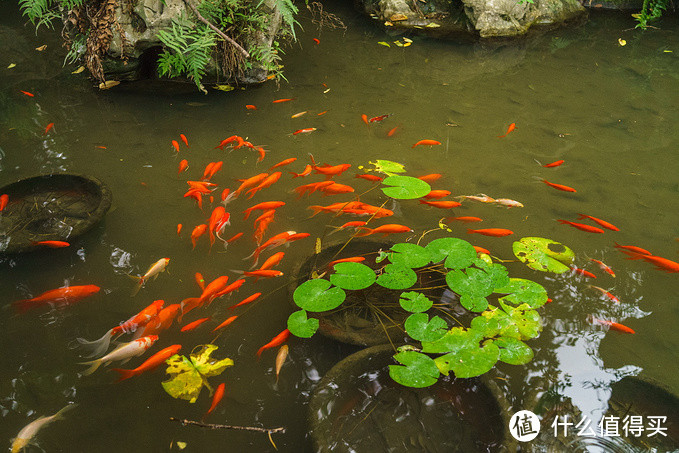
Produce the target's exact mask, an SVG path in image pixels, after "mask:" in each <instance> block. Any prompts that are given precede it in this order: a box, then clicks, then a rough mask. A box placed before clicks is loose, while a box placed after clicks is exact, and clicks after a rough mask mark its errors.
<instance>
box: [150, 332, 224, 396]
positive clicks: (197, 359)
mask: <svg viewBox="0 0 679 453" xmlns="http://www.w3.org/2000/svg"><path fill="white" fill-rule="evenodd" d="M217 348H218V347H217V346H215V345H213V344H206V345H203V346H202V348H201V349H200V350H199V351H198V352H196V353H191V355H190V356H189V357H186V356H183V355H179V354H175V355H173V356H172V357H170V358H169V359H167V360H166V361H165V363H167V365H168V367H167V370H166V371H165V372H166V373H167V374H169V375H170V379H168V380H167V381H164V382H162V386H163V388H164V389H165V391H166V392H167V393H169V394H170V396H172V397H173V398H181V399H184V400H187V401H188V402H190V403H195V402H196V400H197V399H198V395H199V394H200V391H201V390H202V389H203V386H205V387H207V388H208V390H210V393H212V388H211V387H210V383H209V382H208V381H207V378H209V377H212V376H217V375H219V374H222V372H223V371H224V370H225V369H226V368H228V367H230V366H232V365H233V360H231V359H222V360H217V359H213V358H211V357H210V355H212V353H213V352H214V351H215V350H216V349H217Z"/></svg>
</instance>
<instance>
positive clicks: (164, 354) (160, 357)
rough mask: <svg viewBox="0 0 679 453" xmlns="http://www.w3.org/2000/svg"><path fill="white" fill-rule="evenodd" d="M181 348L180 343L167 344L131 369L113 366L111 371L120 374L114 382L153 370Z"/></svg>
mask: <svg viewBox="0 0 679 453" xmlns="http://www.w3.org/2000/svg"><path fill="white" fill-rule="evenodd" d="M181 348H182V345H180V344H173V345H172V346H168V347H167V348H165V349H162V350H160V351H158V352H156V353H155V354H153V355H152V356H151V357H149V358H148V359H146V360H145V361H144V363H142V364H141V365H139V366H138V367H137V368H135V369H133V370H123V369H121V368H113V371H117V372H118V373H119V374H120V376H119V377H118V380H117V381H116V382H120V381H124V380H125V379H129V378H131V377H134V376H139V375H140V374H142V373H145V372H147V371H151V370H154V369H155V368H157V367H158V366H160V365H162V364H163V363H165V361H166V360H167V359H169V358H170V357H172V356H173V355H175V354H177V353H178V352H179V350H180V349H181Z"/></svg>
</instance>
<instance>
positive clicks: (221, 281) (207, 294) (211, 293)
mask: <svg viewBox="0 0 679 453" xmlns="http://www.w3.org/2000/svg"><path fill="white" fill-rule="evenodd" d="M228 283H229V276H228V275H221V276H219V277H217V278H215V279H214V280H212V281H211V282H210V283H209V284H208V285H207V286H206V287H205V289H204V290H203V292H202V293H201V295H200V297H199V298H198V300H199V303H200V305H202V304H203V303H205V302H212V300H213V299H215V298H216V297H217V294H218V293H220V292H221V291H222V290H223V289H224V288H226V286H227V284H228ZM182 313H184V314H186V311H182Z"/></svg>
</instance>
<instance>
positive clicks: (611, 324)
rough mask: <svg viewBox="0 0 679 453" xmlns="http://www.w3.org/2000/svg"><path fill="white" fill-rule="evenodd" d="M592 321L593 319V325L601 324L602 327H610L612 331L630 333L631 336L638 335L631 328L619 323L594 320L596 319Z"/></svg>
mask: <svg viewBox="0 0 679 453" xmlns="http://www.w3.org/2000/svg"><path fill="white" fill-rule="evenodd" d="M591 319H592V323H593V324H599V325H602V326H608V327H609V329H611V330H617V331H618V332H622V333H630V334H632V333H636V332H634V330H633V329H631V328H629V327H627V326H625V325H623V324H619V323H617V322H613V321H608V320H606V319H598V318H594V317H592V318H591Z"/></svg>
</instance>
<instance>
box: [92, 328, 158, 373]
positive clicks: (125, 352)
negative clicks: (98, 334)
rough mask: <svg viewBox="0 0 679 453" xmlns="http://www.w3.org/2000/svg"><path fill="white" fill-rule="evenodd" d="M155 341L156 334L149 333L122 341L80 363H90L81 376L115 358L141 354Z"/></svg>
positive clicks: (121, 358)
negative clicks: (94, 358)
mask: <svg viewBox="0 0 679 453" xmlns="http://www.w3.org/2000/svg"><path fill="white" fill-rule="evenodd" d="M156 341H158V335H149V336H147V337H142V338H139V339H137V340H133V341H130V342H129V343H123V344H122V345H120V346H118V347H117V348H116V349H114V350H113V351H111V352H109V353H108V354H106V355H105V356H104V357H101V358H99V359H96V360H92V361H90V362H83V363H81V365H90V367H89V368H88V369H86V370H85V371H83V373H82V374H83V376H89V375H90V374H92V373H94V372H95V371H97V369H98V368H99V367H100V366H101V365H102V364H107V363H110V362H113V361H116V360H122V361H125V360H128V359H130V358H132V357H136V356H138V355H142V354H143V353H144V352H146V350H147V349H148V348H150V347H151V346H152V345H153V343H155V342H156Z"/></svg>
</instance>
